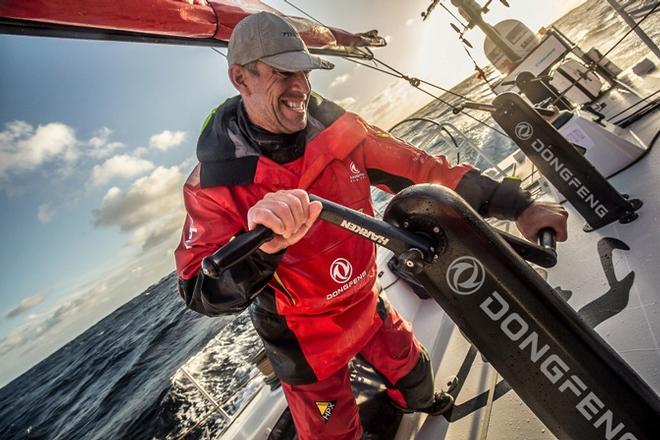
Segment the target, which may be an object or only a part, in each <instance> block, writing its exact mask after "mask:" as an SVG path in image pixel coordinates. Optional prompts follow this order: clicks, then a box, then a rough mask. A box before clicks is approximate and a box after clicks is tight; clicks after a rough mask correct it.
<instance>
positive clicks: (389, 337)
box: [360, 309, 421, 408]
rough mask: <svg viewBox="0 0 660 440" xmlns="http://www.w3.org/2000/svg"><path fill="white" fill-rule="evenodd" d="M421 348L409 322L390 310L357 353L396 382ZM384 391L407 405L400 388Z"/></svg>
mask: <svg viewBox="0 0 660 440" xmlns="http://www.w3.org/2000/svg"><path fill="white" fill-rule="evenodd" d="M420 351H421V346H420V344H419V342H418V341H417V339H416V338H415V336H414V334H413V330H412V327H411V326H410V324H409V323H408V322H406V321H404V320H403V319H402V318H401V316H399V314H398V313H397V312H396V310H394V309H391V310H390V313H389V314H388V315H387V317H386V318H385V321H384V323H383V325H382V327H381V328H380V329H379V330H378V333H376V336H374V337H373V338H371V340H370V341H369V343H368V344H367V345H365V346H364V347H363V348H362V350H360V354H361V355H362V357H363V358H364V359H365V360H366V361H367V362H369V364H371V365H373V366H374V368H376V369H377V370H378V372H379V373H380V374H382V375H383V376H385V378H386V379H387V380H388V381H389V382H390V383H393V384H395V383H397V382H398V381H399V379H401V378H402V377H403V376H405V375H406V374H408V373H409V372H410V371H411V370H412V369H413V367H414V366H415V364H416V363H417V361H418V360H419V353H420ZM387 394H388V395H389V396H390V398H391V399H392V400H394V401H395V402H396V403H397V405H399V406H400V407H402V408H406V407H408V404H407V403H406V401H405V400H404V398H403V395H402V394H401V392H400V391H399V390H396V389H388V390H387Z"/></svg>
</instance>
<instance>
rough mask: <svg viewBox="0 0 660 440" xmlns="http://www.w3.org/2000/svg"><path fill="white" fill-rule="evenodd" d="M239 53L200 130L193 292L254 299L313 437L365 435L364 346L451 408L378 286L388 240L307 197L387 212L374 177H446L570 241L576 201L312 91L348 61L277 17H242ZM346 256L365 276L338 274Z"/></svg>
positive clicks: (387, 371)
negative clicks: (215, 271) (450, 156)
mask: <svg viewBox="0 0 660 440" xmlns="http://www.w3.org/2000/svg"><path fill="white" fill-rule="evenodd" d="M228 61H229V77H230V79H231V81H232V84H233V85H234V86H235V87H236V89H237V90H238V91H239V93H240V96H238V97H235V98H231V99H229V100H227V101H225V102H224V103H223V104H222V105H221V106H220V107H218V108H217V109H216V110H215V111H214V113H212V115H211V116H210V117H209V118H207V121H206V123H205V126H204V128H203V130H202V134H201V135H200V138H199V142H198V146H197V156H198V159H199V162H200V163H199V165H198V166H197V167H196V168H195V170H194V171H193V172H192V174H191V176H190V177H189V179H188V181H187V182H186V184H185V187H184V197H185V204H186V209H187V211H188V216H187V218H186V222H185V225H184V228H183V234H182V241H181V244H180V245H179V247H178V249H177V251H176V260H177V268H178V275H179V293H180V294H181V296H182V297H183V298H184V300H185V301H186V304H187V305H188V306H189V307H191V308H192V309H194V310H197V311H199V312H201V313H204V314H207V315H210V316H215V315H219V314H223V313H231V312H235V311H240V310H242V309H244V308H245V307H246V306H247V305H248V304H249V307H250V314H251V317H252V321H253V323H254V326H255V328H256V330H257V332H258V333H259V335H260V336H261V338H262V340H263V343H264V346H265V348H266V352H267V354H268V357H269V359H270V360H271V362H272V364H273V368H274V370H275V372H276V373H277V375H278V377H279V378H280V380H281V382H282V388H283V391H284V394H285V396H286V398H287V401H288V403H289V407H290V409H291V414H292V416H293V420H294V423H295V425H296V428H297V431H298V435H299V437H300V438H301V439H305V440H306V439H312V438H314V439H351V440H353V439H357V438H360V437H361V435H362V427H361V425H360V419H359V416H358V410H357V406H356V403H355V400H354V398H353V394H352V391H351V386H350V383H349V379H348V368H347V364H348V362H349V361H350V359H351V358H353V357H354V356H356V355H358V354H359V355H360V356H361V357H363V358H364V359H366V360H367V361H368V362H369V363H370V364H371V365H372V366H373V367H374V368H375V369H376V370H377V371H378V372H379V373H381V375H382V376H383V377H384V379H385V381H386V383H387V384H388V388H389V389H388V395H389V396H390V398H391V399H392V402H393V404H395V405H396V406H398V407H400V408H402V409H403V410H406V411H411V410H417V411H424V412H427V413H429V414H439V413H442V412H444V411H446V410H447V409H448V408H449V407H450V406H451V405H452V402H453V401H452V398H451V396H448V395H445V394H443V393H440V392H434V386H433V377H432V372H431V368H430V362H429V357H428V355H427V353H426V351H425V350H424V348H423V347H421V345H420V344H419V343H418V342H417V340H416V339H415V337H414V335H413V334H412V330H411V328H410V326H409V324H408V323H406V322H404V321H403V320H402V319H401V318H400V317H399V315H398V314H397V312H396V311H395V310H393V309H392V308H391V307H390V306H389V304H388V303H387V301H386V300H385V299H384V298H381V297H380V296H379V288H378V286H377V285H376V282H375V281H376V265H375V246H374V245H373V244H372V243H371V242H369V241H367V240H365V239H363V238H360V237H358V236H356V235H354V234H351V233H349V232H347V231H345V230H343V229H341V228H338V227H336V226H334V225H331V224H329V223H326V222H322V221H319V222H316V219H317V218H318V215H319V213H320V211H321V206H320V204H319V203H318V202H311V203H310V201H309V197H308V194H309V193H313V194H316V195H319V196H321V197H324V198H327V199H329V200H332V201H335V202H338V203H340V204H342V205H345V206H347V207H349V208H352V209H358V210H362V211H363V212H365V213H367V214H373V210H372V204H371V193H370V185H377V186H379V187H380V188H382V189H385V190H387V191H390V192H397V191H399V190H400V189H402V188H404V187H406V186H409V185H411V184H413V183H422V182H431V183H440V184H443V185H446V186H448V187H450V188H453V189H455V190H456V191H457V192H458V193H459V194H460V195H462V196H463V197H464V198H466V200H468V202H469V203H470V204H471V205H472V206H473V207H475V209H477V210H478V211H479V212H480V213H481V214H483V215H489V216H497V217H500V218H511V219H513V218H517V219H518V220H517V224H518V227H519V228H520V230H521V231H522V233H523V234H524V235H525V236H526V237H528V238H530V239H531V238H534V237H535V236H536V234H537V232H538V231H539V230H540V229H541V228H544V227H552V228H554V229H555V230H556V231H557V238H558V240H565V239H566V212H565V211H564V210H563V209H562V208H561V207H560V206H559V205H556V204H545V203H532V201H531V199H530V198H529V195H528V194H527V193H525V192H522V191H521V190H520V189H519V188H518V185H519V183H517V182H516V181H513V180H506V181H505V182H504V183H496V182H494V181H492V180H491V179H488V178H486V177H483V176H481V175H480V174H479V173H478V172H476V171H475V170H473V169H472V168H471V167H470V166H468V165H458V166H451V165H450V164H449V163H448V162H447V161H446V159H445V158H443V157H431V156H429V155H427V154H425V153H424V152H422V151H419V150H417V149H415V148H413V147H411V146H410V145H408V144H406V143H404V142H401V141H399V140H397V139H395V138H393V137H391V136H390V135H389V134H387V133H384V132H382V131H380V130H378V129H376V128H373V127H370V126H369V125H368V124H366V123H365V122H364V121H362V120H361V119H360V118H359V117H358V116H356V115H354V114H350V113H348V112H344V111H343V110H342V109H341V108H339V107H338V106H336V105H335V104H333V103H331V102H327V101H324V100H322V99H321V98H320V97H318V96H315V95H314V96H312V95H311V87H310V83H309V78H308V75H309V71H310V70H313V69H330V68H332V67H333V66H332V65H331V64H330V63H328V62H327V61H324V60H322V59H320V58H318V57H316V56H312V55H310V54H309V52H308V51H307V48H306V47H305V45H304V43H303V41H302V39H301V38H300V36H299V35H298V33H297V32H296V31H295V29H294V28H293V27H291V26H290V25H289V24H288V23H287V22H286V21H284V20H283V19H281V18H279V17H277V16H275V15H272V14H268V13H259V14H255V15H252V16H250V17H247V18H245V19H244V20H243V21H241V22H240V23H239V24H238V25H237V26H236V28H235V29H234V31H233V33H232V36H231V41H230V42H229V53H228ZM258 224H261V225H264V226H266V227H268V228H270V229H272V230H273V231H274V232H275V234H276V237H275V238H274V239H273V240H272V241H270V242H268V243H266V244H264V245H263V246H261V248H260V249H259V250H258V251H257V252H255V253H254V254H253V255H252V256H250V257H249V258H247V259H246V260H244V261H242V262H241V263H239V264H237V265H235V266H234V267H232V268H231V269H230V270H227V271H225V272H224V273H223V274H222V275H221V277H220V279H218V280H215V279H209V278H207V277H205V276H203V275H202V274H200V262H201V260H202V258H203V257H205V256H207V255H210V254H212V253H214V252H215V251H216V250H217V249H218V248H219V247H220V246H222V245H223V244H225V243H227V242H228V241H229V240H230V239H231V238H232V237H233V236H235V235H238V234H240V233H242V232H244V231H247V230H249V229H252V228H254V226H255V225H258ZM337 265H341V266H342V271H341V274H342V275H345V274H347V273H350V276H349V277H348V278H345V277H338V276H337V271H336V268H337Z"/></svg>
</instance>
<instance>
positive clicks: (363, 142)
mask: <svg viewBox="0 0 660 440" xmlns="http://www.w3.org/2000/svg"><path fill="white" fill-rule="evenodd" d="M367 170H370V171H372V172H373V171H374V170H376V172H378V171H381V172H383V173H387V174H391V175H395V176H400V177H401V178H403V179H405V180H407V181H408V180H409V181H412V182H414V183H423V182H431V183H439V184H442V185H445V186H448V187H449V188H455V187H456V186H457V184H458V182H459V181H460V180H461V178H462V177H463V175H464V174H466V173H467V172H468V171H470V170H472V168H471V167H469V166H468V165H459V166H451V165H450V164H449V163H448V161H447V160H446V159H445V158H444V157H432V156H429V155H428V154H426V153H424V152H423V151H420V150H418V149H416V148H414V147H412V146H410V145H408V144H406V143H404V142H402V141H399V140H397V139H395V138H393V137H392V136H390V135H389V134H388V133H385V132H383V131H381V130H378V129H376V128H373V127H371V126H369V125H368V124H366V123H365V122H364V121H363V120H362V119H360V118H359V117H358V116H356V115H354V114H351V113H344V114H343V115H342V116H340V117H339V118H338V119H336V120H335V121H334V122H333V123H332V124H331V125H329V126H328V127H326V128H325V129H323V130H322V131H320V133H318V134H317V135H316V136H315V137H313V139H311V140H310V141H309V142H308V143H307V145H306V147H305V153H304V156H303V157H301V158H299V159H297V160H295V161H293V162H290V163H286V164H283V165H281V164H278V163H276V162H274V161H272V160H270V159H268V158H267V157H265V156H258V157H257V158H256V169H255V172H254V177H253V181H252V182H251V183H250V184H244V185H233V186H213V187H206V188H202V186H201V185H200V166H199V165H198V166H197V167H196V169H195V170H194V171H193V173H192V174H191V176H190V178H189V179H188V181H187V182H186V184H185V187H184V199H185V204H186V208H187V211H188V216H187V218H186V222H185V225H184V229H183V234H182V241H181V244H180V246H179V248H178V249H177V251H176V262H177V270H178V275H179V277H180V278H181V279H183V280H184V281H185V280H191V279H192V278H194V277H196V276H197V275H198V273H199V270H200V269H199V268H200V262H201V260H202V259H203V258H204V257H205V256H207V255H210V254H212V253H213V252H215V251H216V250H217V249H218V248H219V247H220V246H221V245H222V244H224V243H226V242H228V241H229V240H230V239H231V238H232V237H233V236H234V235H236V234H238V233H240V232H241V231H245V230H247V222H246V217H247V211H248V209H249V208H250V207H251V206H252V205H254V204H255V203H256V202H258V201H259V200H260V199H262V198H263V197H264V196H265V195H266V194H267V193H269V192H274V191H277V190H281V189H293V188H302V189H305V190H306V191H308V192H309V193H312V194H316V195H318V196H320V197H323V198H326V199H328V200H331V201H334V202H337V203H339V204H341V205H344V206H347V207H349V208H352V209H356V210H360V211H362V212H364V213H367V214H369V215H373V208H372V201H371V191H370V179H369V176H368V174H367ZM383 189H386V190H390V191H391V189H390V188H387V187H384V188H383ZM375 279H376V264H375V246H374V245H373V243H371V242H370V241H368V240H365V239H363V238H361V237H359V236H357V235H354V234H351V233H350V232H347V231H346V230H344V229H342V228H339V227H337V226H335V225H332V224H330V223H327V222H324V221H320V220H319V221H317V222H316V223H315V224H314V225H313V226H312V228H311V229H310V230H309V232H308V233H307V235H306V236H305V238H304V239H303V240H301V241H300V242H298V243H297V244H295V245H293V246H291V247H289V248H288V249H287V250H286V252H285V254H284V256H283V258H282V260H281V262H280V264H279V265H278V266H277V269H276V271H275V274H274V276H273V277H272V278H271V280H270V282H269V285H270V286H271V287H272V288H273V289H274V292H275V306H276V308H277V313H278V314H280V315H282V316H283V317H284V319H285V321H286V326H287V327H288V328H289V329H290V330H291V331H292V332H293V334H294V335H295V338H296V339H297V341H298V343H299V344H300V349H301V350H302V353H303V355H304V357H305V360H306V361H307V363H308V364H309V365H310V366H311V369H312V370H313V372H314V374H315V376H316V377H317V378H318V379H319V380H320V379H323V378H325V377H327V376H329V375H330V374H332V373H334V372H335V371H337V370H338V369H339V368H340V367H342V366H344V365H346V364H347V363H348V361H349V360H350V359H351V358H352V357H353V356H354V355H355V353H357V352H358V351H359V350H360V348H361V347H362V346H363V345H364V344H365V343H366V341H367V340H368V339H369V338H370V337H371V336H372V335H373V334H374V333H375V331H376V330H377V324H378V320H377V318H376V303H377V296H378V295H377V292H376V291H375V289H374V284H375Z"/></svg>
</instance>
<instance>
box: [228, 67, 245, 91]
mask: <svg viewBox="0 0 660 440" xmlns="http://www.w3.org/2000/svg"><path fill="white" fill-rule="evenodd" d="M245 79H246V72H245V69H244V68H243V67H242V66H239V65H238V64H232V65H231V66H229V80H230V81H231V83H232V84H233V85H234V87H235V88H236V90H238V92H239V93H240V94H241V95H244V94H245V95H249V94H250V88H249V87H248V85H247V83H246V82H245Z"/></svg>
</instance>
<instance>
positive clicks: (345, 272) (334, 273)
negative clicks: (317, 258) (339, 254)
mask: <svg viewBox="0 0 660 440" xmlns="http://www.w3.org/2000/svg"><path fill="white" fill-rule="evenodd" d="M351 275H353V266H351V263H349V262H348V260H347V259H345V258H337V259H336V260H335V261H333V262H332V264H331V265H330V277H332V280H333V281H334V282H335V283H337V284H344V283H345V282H347V281H348V280H350V279H351Z"/></svg>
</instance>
